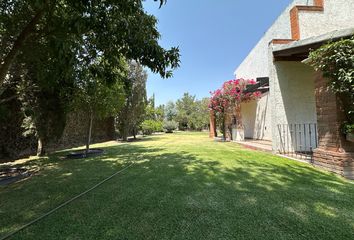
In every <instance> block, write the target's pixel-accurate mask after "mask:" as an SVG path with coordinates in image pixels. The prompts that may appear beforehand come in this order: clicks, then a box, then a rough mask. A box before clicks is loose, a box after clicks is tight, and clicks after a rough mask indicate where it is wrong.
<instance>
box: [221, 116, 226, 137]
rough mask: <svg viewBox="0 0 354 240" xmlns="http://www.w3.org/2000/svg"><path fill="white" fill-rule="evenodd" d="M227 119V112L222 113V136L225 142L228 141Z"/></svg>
mask: <svg viewBox="0 0 354 240" xmlns="http://www.w3.org/2000/svg"><path fill="white" fill-rule="evenodd" d="M225 121H226V117H225V111H224V112H223V113H222V125H221V127H222V136H223V140H224V141H226V124H225Z"/></svg>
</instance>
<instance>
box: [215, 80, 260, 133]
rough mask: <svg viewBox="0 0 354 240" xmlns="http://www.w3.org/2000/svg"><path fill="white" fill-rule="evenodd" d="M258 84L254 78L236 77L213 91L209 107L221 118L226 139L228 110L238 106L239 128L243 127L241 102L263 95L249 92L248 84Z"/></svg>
mask: <svg viewBox="0 0 354 240" xmlns="http://www.w3.org/2000/svg"><path fill="white" fill-rule="evenodd" d="M253 84H256V81H254V80H245V79H235V80H230V81H227V82H224V84H223V85H222V87H221V88H220V89H217V90H216V91H214V92H211V94H212V97H211V98H210V103H209V108H210V110H212V111H214V112H216V114H217V115H218V117H219V118H220V119H221V124H222V132H223V137H224V139H226V126H225V117H226V114H227V112H228V110H230V109H233V108H236V118H237V126H236V127H237V128H238V129H243V125H242V115H241V103H242V102H246V101H250V100H253V99H257V98H259V97H260V96H261V93H260V92H258V91H256V92H247V91H246V88H247V86H248V85H253Z"/></svg>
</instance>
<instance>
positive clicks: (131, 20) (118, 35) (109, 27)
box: [0, 0, 178, 88]
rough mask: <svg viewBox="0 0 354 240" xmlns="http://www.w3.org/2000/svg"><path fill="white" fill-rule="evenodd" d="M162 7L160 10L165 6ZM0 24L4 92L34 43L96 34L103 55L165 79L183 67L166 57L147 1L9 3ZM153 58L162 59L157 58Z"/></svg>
mask: <svg viewBox="0 0 354 240" xmlns="http://www.w3.org/2000/svg"><path fill="white" fill-rule="evenodd" d="M159 1H160V6H161V5H162V4H163V3H164V2H165V0H159ZM0 23H1V24H0V38H1V42H0V47H1V48H0V49H2V51H1V53H0V57H1V58H0V60H1V61H0V63H1V65H0V88H3V83H4V81H5V79H6V75H7V74H8V72H9V69H10V67H11V65H12V63H13V62H14V60H15V58H16V56H17V55H18V53H20V52H21V51H22V50H23V48H24V45H25V43H26V41H27V40H28V38H30V37H35V38H40V37H41V36H46V35H53V36H57V37H59V36H60V38H81V37H82V36H83V35H84V34H87V33H88V32H93V33H95V40H96V41H97V40H99V41H97V42H96V43H97V44H98V45H100V46H101V50H102V51H105V52H106V51H109V52H110V54H112V55H116V54H117V53H121V54H123V55H126V56H127V57H128V58H132V59H138V60H140V62H141V63H142V64H144V65H146V66H148V67H150V68H151V70H152V71H154V72H158V73H160V74H161V75H162V76H166V77H167V76H169V75H171V72H168V71H166V67H168V66H171V67H175V66H177V65H178V57H177V55H178V50H177V49H171V50H169V51H166V50H164V49H163V48H161V47H160V46H159V45H158V43H157V39H158V38H159V33H158V32H157V30H156V29H155V27H154V26H155V25H156V19H155V18H154V17H152V16H150V15H147V14H146V13H145V12H144V11H143V7H142V1H141V0H138V1H137V0H126V1H71V0H38V1H32V0H21V1H19V0H15V1H14V0H3V1H1V3H0ZM62 26H65V27H66V28H67V32H66V34H65V35H60V31H58V27H59V28H61V27H62ZM151 26H153V27H152V28H151ZM144 35H145V36H144ZM107 45H109V46H107ZM137 46H139V50H137ZM54 47H55V46H54ZM152 49H153V50H154V51H151V50H152ZM142 53H143V54H142ZM149 55H150V56H149ZM152 55H155V56H156V55H159V57H160V58H152ZM176 60H177V61H176Z"/></svg>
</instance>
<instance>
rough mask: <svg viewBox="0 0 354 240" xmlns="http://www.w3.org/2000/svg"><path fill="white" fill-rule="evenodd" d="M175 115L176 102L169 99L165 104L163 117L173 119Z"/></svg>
mask: <svg viewBox="0 0 354 240" xmlns="http://www.w3.org/2000/svg"><path fill="white" fill-rule="evenodd" d="M176 116H177V109H176V104H175V103H174V102H173V101H169V102H167V103H166V106H165V118H166V120H167V121H173V120H175V118H176Z"/></svg>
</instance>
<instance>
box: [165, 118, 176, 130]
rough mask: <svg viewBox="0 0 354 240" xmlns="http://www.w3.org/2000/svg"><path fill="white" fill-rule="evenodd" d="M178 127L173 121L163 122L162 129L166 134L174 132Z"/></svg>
mask: <svg viewBox="0 0 354 240" xmlns="http://www.w3.org/2000/svg"><path fill="white" fill-rule="evenodd" d="M177 126H178V123H176V122H175V121H173V120H172V121H165V122H164V124H163V129H164V130H165V132H166V133H173V130H176V129H177Z"/></svg>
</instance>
